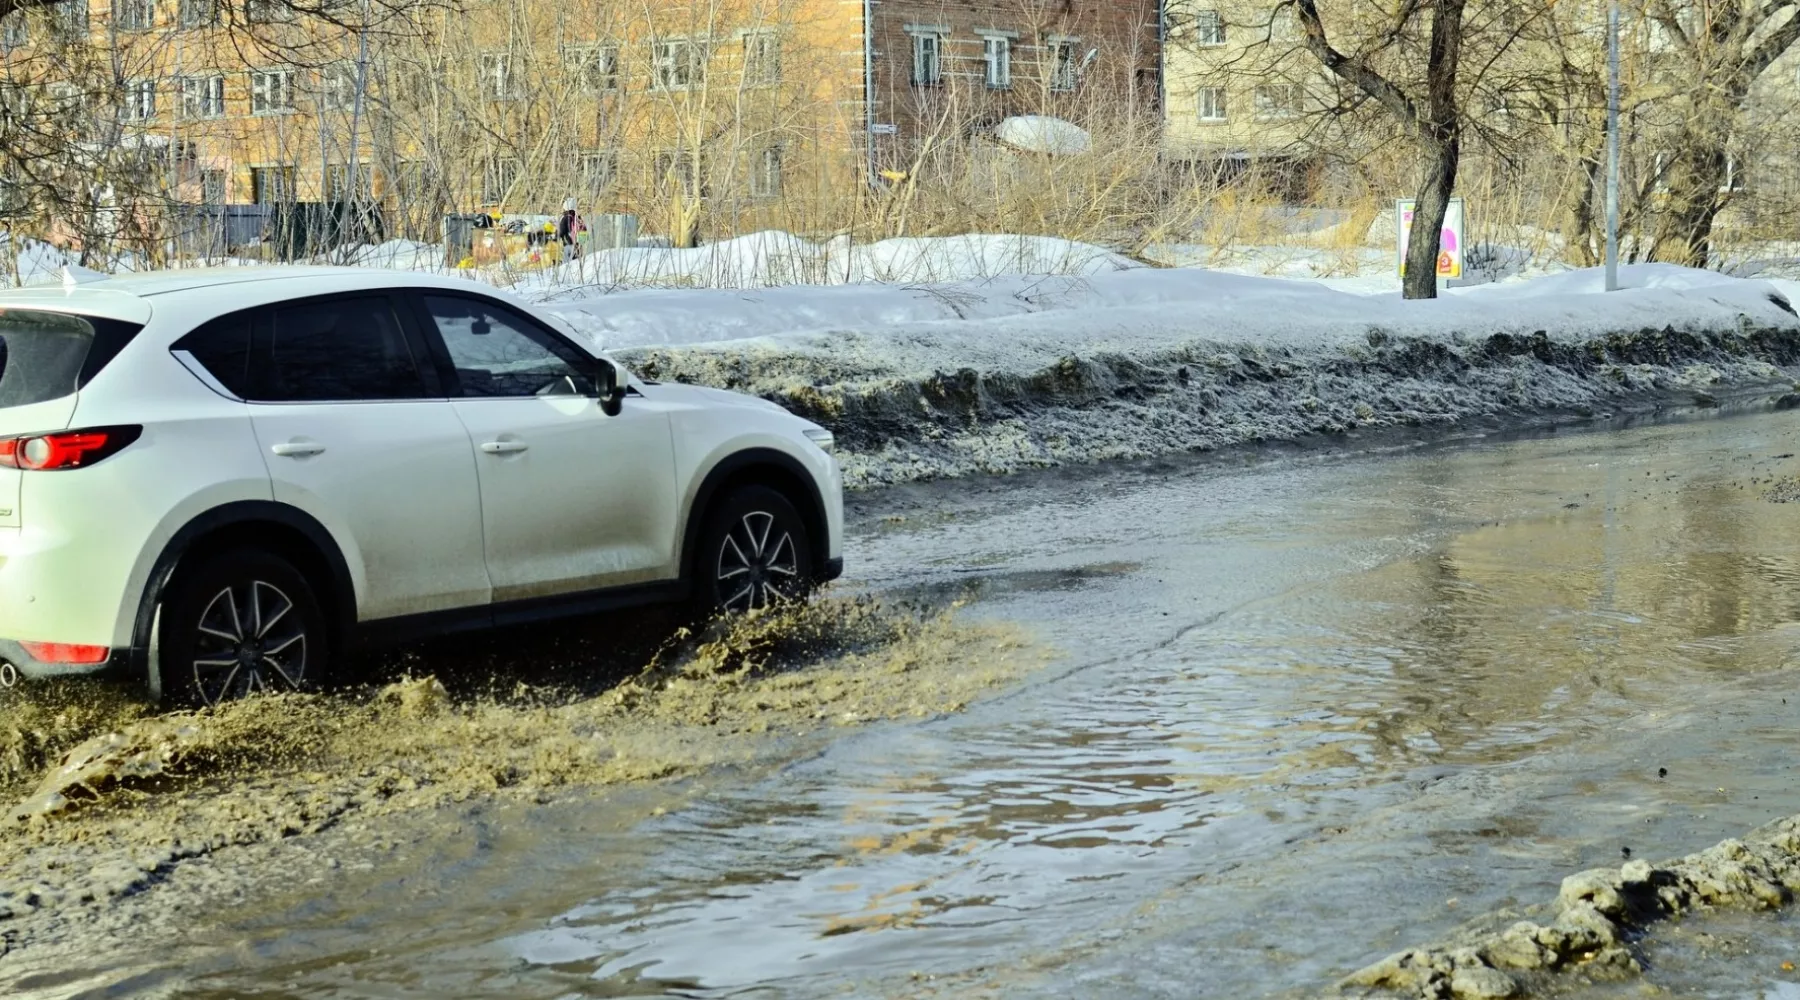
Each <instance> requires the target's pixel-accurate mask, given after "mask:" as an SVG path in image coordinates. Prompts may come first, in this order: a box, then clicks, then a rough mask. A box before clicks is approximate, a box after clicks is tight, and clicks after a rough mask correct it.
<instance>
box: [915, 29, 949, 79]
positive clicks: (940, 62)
mask: <svg viewBox="0 0 1800 1000" xmlns="http://www.w3.org/2000/svg"><path fill="white" fill-rule="evenodd" d="M912 64H913V71H912V83H913V86H915V87H936V86H939V85H941V84H942V83H943V82H944V34H943V32H941V31H937V30H929V31H926V30H920V31H914V32H913V33H912Z"/></svg>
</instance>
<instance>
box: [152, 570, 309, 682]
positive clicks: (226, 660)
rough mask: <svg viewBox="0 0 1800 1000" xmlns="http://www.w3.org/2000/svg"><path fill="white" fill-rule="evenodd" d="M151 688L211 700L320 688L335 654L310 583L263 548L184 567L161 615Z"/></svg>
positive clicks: (160, 610) (174, 583) (157, 624)
mask: <svg viewBox="0 0 1800 1000" xmlns="http://www.w3.org/2000/svg"><path fill="white" fill-rule="evenodd" d="M156 630H157V634H156V649H155V651H154V656H153V665H152V669H153V670H154V671H155V673H156V676H154V677H153V678H152V679H151V686H152V689H153V690H155V689H157V688H160V689H161V691H160V693H161V694H162V696H163V697H164V698H165V699H166V700H170V701H174V702H177V703H180V704H184V705H194V706H205V705H217V704H220V703H222V702H227V701H233V700H235V699H238V698H244V697H247V696H249V695H253V694H258V693H261V692H278V691H298V690H302V689H304V688H307V687H310V686H314V685H316V684H317V683H318V681H319V679H320V677H321V676H322V675H323V674H324V671H325V665H326V664H327V662H329V657H330V648H329V646H330V640H329V636H328V635H327V634H326V628H325V616H324V614H323V612H321V611H320V610H319V602H318V598H317V597H316V596H315V595H314V593H313V588H312V584H311V583H309V582H308V581H307V579H306V577H305V576H304V575H303V574H301V573H300V571H298V570H296V569H295V568H294V567H293V565H292V564H290V563H289V562H288V561H287V560H285V559H282V558H281V557H280V556H277V555H274V554H273V553H269V552H264V551H261V550H258V549H235V550H232V551H229V552H225V553H221V554H219V555H216V556H213V557H211V558H209V559H207V560H206V561H205V562H203V563H201V564H199V565H197V566H195V567H194V568H193V570H192V571H191V572H183V573H178V574H177V576H176V578H175V580H174V581H173V584H172V586H171V588H170V592H169V594H168V596H167V597H166V598H165V600H164V601H163V605H162V607H161V609H159V611H158V614H157V623H156Z"/></svg>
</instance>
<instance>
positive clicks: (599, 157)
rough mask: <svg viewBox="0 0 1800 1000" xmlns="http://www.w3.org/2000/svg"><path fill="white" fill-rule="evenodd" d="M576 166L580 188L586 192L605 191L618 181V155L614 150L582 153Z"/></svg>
mask: <svg viewBox="0 0 1800 1000" xmlns="http://www.w3.org/2000/svg"><path fill="white" fill-rule="evenodd" d="M578 166H579V167H580V170H581V183H582V186H583V187H584V188H585V189H586V190H588V191H592V192H597V191H605V190H607V189H608V188H611V187H612V186H613V185H614V184H615V183H617V182H618V180H619V154H618V152H617V151H616V150H611V149H603V150H599V151H598V152H593V153H583V154H581V161H580V163H579V164H578Z"/></svg>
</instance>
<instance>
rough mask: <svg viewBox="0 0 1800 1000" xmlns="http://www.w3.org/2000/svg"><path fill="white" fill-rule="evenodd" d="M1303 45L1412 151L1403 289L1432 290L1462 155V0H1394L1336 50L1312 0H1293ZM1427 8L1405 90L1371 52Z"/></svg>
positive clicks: (1426, 293)
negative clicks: (1359, 36)
mask: <svg viewBox="0 0 1800 1000" xmlns="http://www.w3.org/2000/svg"><path fill="white" fill-rule="evenodd" d="M1294 4H1295V8H1296V11H1297V13H1298V14H1299V17H1300V27H1301V30H1302V32H1303V33H1304V36H1305V43H1306V48H1307V50H1308V51H1310V52H1311V53H1312V54H1313V56H1314V57H1316V58H1317V59H1318V60H1319V62H1320V63H1321V64H1322V65H1323V66H1324V67H1325V68H1326V69H1328V70H1330V71H1331V72H1332V73H1333V74H1334V75H1336V76H1337V77H1338V78H1339V79H1340V80H1343V81H1344V82H1345V83H1347V84H1349V85H1351V86H1353V87H1355V88H1356V89H1357V90H1358V91H1360V92H1361V93H1362V94H1364V95H1366V96H1367V97H1368V98H1369V99H1371V100H1373V101H1375V102H1376V103H1377V104H1379V105H1380V106H1381V107H1382V108H1383V109H1385V110H1386V111H1387V113H1388V114H1390V115H1391V116H1393V118H1394V120H1395V121H1396V122H1398V123H1399V125H1400V126H1401V128H1402V129H1404V130H1405V132H1406V134H1407V135H1408V136H1409V137H1410V138H1411V139H1412V141H1413V143H1414V145H1415V146H1416V147H1417V151H1418V161H1419V168H1420V172H1421V174H1422V178H1421V182H1420V185H1419V194H1418V199H1417V202H1416V210H1415V214H1414V216H1413V226H1412V235H1411V238H1410V239H1409V240H1408V242H1407V247H1406V275H1405V278H1404V283H1403V291H1404V294H1405V296H1406V297H1407V298H1409V299H1430V298H1436V297H1437V258H1438V253H1439V252H1440V249H1441V246H1440V244H1441V241H1442V235H1441V234H1442V230H1443V226H1444V217H1445V215H1446V214H1447V213H1448V211H1449V207H1450V194H1451V191H1452V190H1454V188H1455V186H1456V168H1457V163H1458V160H1459V158H1460V157H1461V154H1462V115H1461V111H1460V106H1459V101H1458V93H1457V82H1456V77H1457V69H1458V66H1459V64H1460V62H1461V59H1462V43H1463V14H1464V9H1465V7H1466V5H1467V0H1401V2H1400V3H1399V4H1397V5H1396V9H1395V10H1394V11H1393V13H1392V16H1391V17H1390V18H1388V19H1387V23H1386V25H1385V26H1384V27H1383V28H1382V29H1381V30H1380V31H1378V32H1376V33H1375V35H1374V36H1373V37H1372V38H1371V39H1369V40H1368V42H1367V44H1365V45H1364V46H1362V47H1360V48H1359V50H1358V51H1354V52H1349V53H1346V52H1343V51H1340V50H1339V49H1338V48H1337V47H1336V46H1334V45H1333V44H1332V42H1331V40H1330V38H1329V37H1328V36H1327V35H1326V32H1325V24H1324V22H1323V21H1322V20H1321V19H1320V18H1319V8H1318V4H1317V3H1316V2H1315V0H1294ZM1427 11H1429V12H1430V16H1431V28H1430V34H1429V41H1428V43H1427V53H1426V62H1425V79H1424V81H1423V85H1422V88H1421V90H1422V92H1418V91H1415V92H1411V93H1409V92H1408V89H1407V88H1406V87H1405V86H1403V85H1402V84H1401V83H1398V82H1396V81H1395V80H1394V79H1393V78H1392V77H1390V76H1389V75H1387V74H1386V73H1384V72H1383V71H1382V70H1381V69H1378V68H1377V59H1378V58H1379V57H1380V56H1381V55H1382V54H1383V53H1386V52H1389V51H1391V50H1392V49H1394V48H1396V47H1397V46H1399V45H1400V44H1401V43H1402V41H1403V40H1404V39H1405V38H1406V37H1407V36H1408V35H1409V34H1411V33H1415V32H1416V31H1417V22H1418V20H1419V19H1421V18H1423V17H1424V16H1425V14H1426V12H1427Z"/></svg>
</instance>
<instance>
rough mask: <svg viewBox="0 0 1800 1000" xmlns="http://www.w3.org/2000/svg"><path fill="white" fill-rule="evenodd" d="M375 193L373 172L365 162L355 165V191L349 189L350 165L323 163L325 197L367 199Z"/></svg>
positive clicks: (339, 199) (330, 198)
mask: <svg viewBox="0 0 1800 1000" xmlns="http://www.w3.org/2000/svg"><path fill="white" fill-rule="evenodd" d="M374 193H375V173H374V171H373V170H372V169H371V168H370V167H369V165H368V164H367V163H362V164H358V165H357V167H356V191H355V192H354V194H353V193H352V192H351V190H350V167H349V165H348V164H344V163H328V164H326V165H325V199H326V200H327V201H349V200H351V198H352V197H357V198H362V199H364V200H367V199H368V198H369V197H370V196H371V195H373V194H374Z"/></svg>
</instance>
